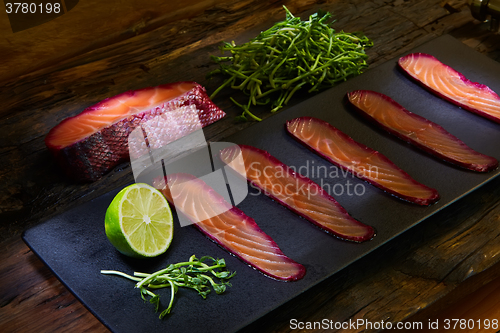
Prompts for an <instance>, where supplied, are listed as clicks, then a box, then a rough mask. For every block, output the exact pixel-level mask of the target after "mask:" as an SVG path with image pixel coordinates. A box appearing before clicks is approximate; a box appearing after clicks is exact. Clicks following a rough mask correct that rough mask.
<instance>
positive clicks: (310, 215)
mask: <svg viewBox="0 0 500 333" xmlns="http://www.w3.org/2000/svg"><path fill="white" fill-rule="evenodd" d="M220 157H221V159H222V161H223V162H224V163H226V164H227V165H228V166H230V167H231V169H233V170H234V171H236V173H237V174H239V175H241V176H243V177H245V178H246V179H247V180H248V181H250V182H251V183H253V184H254V185H255V186H257V187H258V188H259V189H261V190H262V191H263V192H264V193H265V194H266V195H268V196H269V197H271V198H272V199H274V200H276V201H278V202H280V203H281V204H282V205H284V206H285V207H287V208H288V209H290V210H291V211H293V212H295V213H297V214H298V215H300V216H302V217H304V218H305V219H307V220H308V221H310V222H312V223H313V224H315V225H317V226H319V227H320V228H321V229H323V230H325V231H326V232H328V233H330V234H333V235H335V236H337V237H339V238H341V239H345V240H351V241H355V242H363V241H367V240H370V239H371V238H372V237H373V236H374V234H375V232H374V230H373V228H372V227H370V226H368V225H365V224H363V223H361V222H359V221H357V220H355V219H354V218H353V217H351V216H350V215H349V213H347V211H346V210H345V209H344V208H343V207H342V206H341V205H340V204H339V203H338V202H337V201H336V200H335V199H334V198H333V197H332V196H330V195H329V194H328V193H327V192H326V191H325V190H324V189H323V188H322V187H321V186H319V185H318V184H316V183H315V182H313V181H312V180H311V179H309V178H307V177H304V176H302V175H301V174H299V173H297V172H295V171H294V170H292V169H291V168H290V167H288V166H287V165H285V164H283V163H282V162H280V161H279V160H278V159H276V158H275V157H274V156H272V155H270V154H269V153H268V152H267V151H264V150H261V149H258V148H255V147H252V146H246V145H238V146H232V147H229V148H226V149H224V150H222V151H221V152H220Z"/></svg>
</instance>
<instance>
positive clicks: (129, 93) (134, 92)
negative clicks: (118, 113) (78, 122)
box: [44, 81, 201, 151]
mask: <svg viewBox="0 0 500 333" xmlns="http://www.w3.org/2000/svg"><path fill="white" fill-rule="evenodd" d="M182 83H190V84H193V86H194V87H196V86H200V87H201V85H200V84H199V83H197V82H194V81H183V82H182ZM176 84H179V82H172V83H165V84H160V85H158V86H155V87H144V88H140V89H136V90H128V91H125V92H122V93H120V94H118V95H114V96H111V97H107V98H105V99H103V100H101V101H99V102H97V103H95V104H92V105H91V106H89V107H87V108H85V109H83V110H82V111H81V112H80V113H78V114H76V115H74V116H71V117H66V118H64V119H63V120H61V121H60V122H59V123H58V124H57V125H55V126H54V127H52V128H51V129H50V131H49V133H47V135H46V136H45V139H44V141H45V145H46V146H47V148H48V149H49V150H51V151H52V150H62V149H64V148H66V147H69V146H65V147H58V146H55V145H53V144H52V143H51V142H50V140H51V138H52V135H53V133H54V132H55V131H56V129H57V127H59V126H64V124H65V123H67V122H69V121H71V120H72V119H75V118H78V117H80V116H81V115H83V114H87V113H91V112H94V111H96V110H99V108H100V107H101V106H102V105H103V104H105V103H106V102H107V101H112V100H114V99H117V98H120V97H124V96H127V97H132V96H134V95H137V94H138V93H140V92H141V91H146V90H149V89H152V88H169V87H172V86H175V85H176ZM146 111H147V110H144V111H142V112H146ZM119 121H120V120H119ZM119 121H117V122H119ZM117 122H115V123H117ZM110 125H113V124H110ZM87 138H88V136H87V137H85V138H83V139H81V140H80V141H77V142H73V143H72V144H71V145H74V144H78V143H79V142H82V141H84V140H86V139H87Z"/></svg>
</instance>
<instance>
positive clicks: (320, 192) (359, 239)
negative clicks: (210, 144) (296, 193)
mask: <svg viewBox="0 0 500 333" xmlns="http://www.w3.org/2000/svg"><path fill="white" fill-rule="evenodd" d="M238 146H239V147H240V148H245V149H249V150H254V151H257V152H259V153H262V154H264V156H265V157H266V158H268V159H269V160H270V162H271V163H272V164H274V165H279V166H281V167H283V169H284V170H286V172H287V173H289V174H292V175H294V176H296V177H297V178H299V179H300V180H302V181H304V182H306V183H308V184H310V185H312V186H314V187H315V188H316V189H317V190H318V192H317V193H318V195H321V196H323V197H325V198H326V199H328V200H329V201H331V202H332V204H333V205H335V206H336V207H337V208H338V209H339V210H340V212H341V213H342V214H343V215H344V216H347V217H348V218H350V220H352V221H353V222H355V223H357V224H358V225H360V226H362V227H364V228H365V229H366V231H367V233H366V235H365V236H362V237H352V236H346V235H343V234H340V233H338V232H336V231H335V230H332V229H330V228H327V227H325V226H323V225H321V224H320V223H318V222H317V221H315V220H314V219H312V218H309V217H308V216H306V215H305V214H302V213H301V212H299V211H298V210H296V209H295V208H294V207H292V206H290V205H288V204H287V203H285V202H283V201H281V200H280V199H279V198H277V197H276V196H274V195H272V194H271V193H269V192H267V191H266V190H265V189H264V188H262V187H261V186H259V184H257V183H256V182H254V181H252V180H248V179H247V180H248V181H249V182H250V183H251V184H252V185H253V186H256V187H257V188H259V189H260V190H262V191H263V192H264V194H265V195H267V196H268V197H270V198H271V199H273V200H275V201H278V202H279V203H280V204H281V205H283V206H284V207H286V208H288V209H289V210H291V211H292V212H294V213H295V214H297V215H299V216H301V217H302V218H304V219H306V220H307V221H309V222H311V223H312V224H314V225H315V226H317V227H318V228H320V229H321V230H322V231H324V232H326V233H328V234H330V235H332V236H334V237H336V238H338V239H341V240H346V241H351V242H355V243H362V242H365V241H368V240H371V239H373V237H375V235H376V231H375V229H374V228H373V227H372V226H369V225H367V224H364V223H362V222H360V221H358V220H356V219H354V218H353V217H352V216H351V215H349V213H348V212H347V210H346V209H345V208H344V207H343V206H342V205H340V204H339V203H338V202H337V200H335V198H333V197H332V196H331V195H329V194H328V193H326V192H325V190H324V189H323V188H322V187H321V186H319V185H318V184H317V183H315V182H313V181H312V180H311V179H309V178H307V177H304V176H302V175H301V174H300V173H298V172H295V171H293V170H292V169H291V168H290V167H289V166H288V165H286V164H284V163H283V162H281V161H280V160H278V159H277V158H276V157H274V156H273V155H271V154H270V153H269V152H267V151H265V150H262V149H259V148H256V147H253V146H249V145H238ZM223 162H224V161H223ZM235 173H236V172H235ZM236 174H237V175H239V176H241V175H240V174H239V173H236Z"/></svg>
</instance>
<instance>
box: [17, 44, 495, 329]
mask: <svg viewBox="0 0 500 333" xmlns="http://www.w3.org/2000/svg"><path fill="white" fill-rule="evenodd" d="M414 51H419V52H426V53H430V54H432V55H434V56H436V57H437V58H438V59H440V60H441V61H443V62H445V63H447V64H448V65H450V66H452V67H453V68H455V69H457V70H458V71H460V72H462V73H464V74H465V75H466V76H467V77H468V78H469V79H471V80H473V81H478V82H481V83H484V84H486V85H488V86H490V87H491V88H492V89H493V90H494V91H497V92H500V80H499V79H498V78H499V77H500V64H498V63H496V62H494V61H493V60H491V59H488V58H486V57H484V56H483V55H481V54H479V53H476V52H475V51H473V50H472V49H470V48H468V47H466V46H465V45H463V44H462V43H460V42H459V41H457V40H455V39H454V38H452V37H450V36H443V37H440V38H437V39H435V40H433V41H431V42H429V43H427V44H425V45H422V46H420V47H417V48H416V49H415V50H414ZM396 61H397V59H393V60H390V61H388V62H387V63H385V64H383V65H381V66H379V67H377V68H375V69H373V70H370V71H367V72H366V73H365V74H363V75H361V76H359V77H356V78H353V79H351V80H349V81H348V82H345V83H342V84H340V85H338V86H337V87H335V88H333V89H331V90H328V91H325V92H323V93H321V94H319V95H316V96H315V97H313V98H311V99H308V100H306V101H305V102H303V103H301V104H299V105H297V106H295V107H293V108H290V109H288V110H286V111H283V112H281V113H278V114H277V115H275V116H273V117H271V118H269V119H268V120H266V121H264V122H262V123H259V124H256V125H255V126H252V127H250V128H249V129H247V130H245V131H242V132H240V133H238V134H236V135H234V136H232V137H230V138H227V140H226V141H229V142H235V143H244V144H250V145H253V146H256V147H258V148H261V149H265V150H267V151H269V152H270V153H271V154H273V155H274V156H276V157H277V158H278V159H280V160H281V161H282V162H284V163H286V164H288V165H290V166H293V167H295V168H297V169H298V170H299V171H302V172H303V173H306V171H307V172H308V174H306V176H309V177H310V178H311V179H313V180H314V181H316V182H318V183H320V184H322V185H323V186H324V187H325V189H327V188H328V186H330V193H333V189H334V186H337V187H335V190H336V193H340V189H341V187H340V186H344V187H343V188H344V194H343V195H334V196H335V197H336V199H337V200H338V201H339V202H340V203H341V204H342V205H343V206H344V207H345V208H346V209H347V210H348V211H349V212H350V213H351V215H353V216H354V217H355V218H357V219H359V220H360V221H362V222H364V223H366V224H369V225H372V226H374V227H375V228H376V230H377V236H376V237H375V238H374V239H373V240H372V241H369V242H366V243H363V244H355V243H348V242H344V241H340V240H337V239H335V238H333V237H332V236H329V235H327V234H325V233H324V232H322V231H321V230H319V229H318V228H316V227H314V226H312V225H311V224H309V223H308V222H307V221H305V220H303V219H301V218H299V217H297V216H296V215H295V214H294V213H292V212H290V211H288V210H287V209H285V208H283V207H282V206H281V205H279V204H278V203H276V202H273V201H272V200H270V199H269V198H267V197H265V196H263V195H255V194H256V191H255V190H254V189H250V192H251V193H250V195H249V196H248V197H247V198H246V199H245V200H244V201H243V202H242V203H241V204H240V205H238V207H239V208H240V209H241V210H243V211H244V212H245V213H246V214H247V215H249V216H252V217H253V218H254V219H255V220H256V221H257V223H258V224H259V225H260V226H261V228H262V229H263V230H264V231H265V232H266V233H268V234H269V235H270V236H271V237H272V238H273V239H274V240H275V241H276V242H277V243H278V244H279V245H280V247H281V249H282V250H283V252H284V253H285V254H287V255H288V256H289V257H290V258H293V259H294V260H296V261H297V262H300V263H302V264H303V265H304V266H305V267H306V269H307V274H306V276H305V277H304V278H303V279H302V280H300V281H297V282H292V283H285V282H278V281H274V280H272V279H270V278H268V277H266V276H264V275H263V274H261V273H259V272H257V271H255V270H253V269H251V268H248V267H247V266H246V265H245V264H244V263H242V262H241V261H239V260H238V259H237V258H234V257H232V256H230V255H229V254H228V253H227V252H225V251H224V250H222V249H221V248H219V247H218V246H216V245H215V244H214V243H212V242H210V241H208V240H207V239H206V238H205V237H204V236H203V235H202V234H201V233H200V232H198V231H197V230H195V229H194V228H192V227H183V228H181V227H180V226H179V225H176V229H175V237H174V241H173V243H172V245H171V247H170V249H169V250H168V252H167V253H166V254H165V255H163V256H161V257H159V258H156V259H151V260H146V261H139V260H134V259H130V258H126V257H124V256H122V255H120V254H119V253H117V251H115V249H114V248H113V247H112V246H111V244H110V243H109V242H108V241H107V239H106V236H105V233H104V221H103V219H104V214H105V211H106V208H107V206H108V205H109V203H110V202H111V200H112V199H113V197H114V195H115V194H116V192H117V191H118V190H117V191H116V192H113V193H108V194H106V195H104V196H102V197H100V198H97V199H95V200H92V201H91V202H88V203H86V204H84V205H82V206H80V207H77V208H75V209H73V210H70V211H68V212H66V213H64V214H62V215H60V216H58V217H56V218H53V219H50V220H48V221H45V222H44V223H42V224H40V225H38V226H36V227H34V228H32V229H29V230H27V231H26V232H25V234H24V236H23V238H24V241H25V242H26V243H27V244H28V246H29V247H30V248H31V249H32V250H33V251H34V252H35V253H36V254H37V255H38V256H39V257H40V258H41V260H43V261H44V262H45V264H46V265H48V266H49V267H50V269H51V270H52V271H53V272H54V273H55V274H56V276H57V277H58V278H59V279H60V280H61V281H62V283H63V284H65V285H66V286H67V287H68V288H69V289H70V290H71V292H73V293H74V294H75V296H76V297H77V298H78V299H79V300H80V301H81V302H82V303H83V304H84V305H85V306H86V307H87V308H88V309H89V310H90V311H91V312H92V313H93V314H94V315H95V316H96V317H97V318H99V319H100V320H101V321H102V322H103V323H104V324H105V325H106V326H107V327H108V328H110V329H111V330H112V331H114V332H153V331H167V332H181V331H182V332H190V333H194V332H233V331H237V330H238V329H240V328H242V327H244V326H246V325H248V324H249V323H251V322H253V321H254V320H256V319H258V318H260V317H261V316H263V315H264V314H266V313H268V312H269V311H271V310H273V309H275V308H277V307H278V306H280V305H282V304H284V303H285V302H286V301H288V300H290V299H292V298H294V297H295V296H297V295H299V294H300V293H302V292H304V291H306V290H308V289H309V288H310V287H312V286H313V285H315V284H317V283H318V282H320V281H322V280H324V279H326V278H328V277H330V276H332V275H333V274H335V273H336V272H338V271H339V270H341V269H342V268H344V267H345V266H347V265H349V264H350V263H352V262H354V261H356V260H357V259H359V258H361V257H362V256H364V255H366V254H368V253H370V252H372V251H373V250H375V249H377V248H378V247H379V246H380V245H382V244H384V243H385V242H387V241H389V240H390V239H392V238H394V237H396V236H397V235H399V234H401V233H402V232H404V231H407V230H408V229H410V228H411V227H412V226H414V225H416V224H417V223H419V222H421V221H422V220H424V219H425V218H427V217H429V216H430V215H432V214H434V213H436V212H437V211H439V210H441V209H443V208H445V207H446V206H448V205H450V204H451V203H452V202H454V201H456V200H457V199H458V198H460V197H462V196H464V195H466V194H467V193H469V192H471V191H473V190H474V189H476V188H478V187H479V186H481V185H483V184H484V183H486V182H488V181H489V180H491V179H493V178H494V177H496V176H497V175H498V174H499V173H500V171H499V170H495V171H493V172H490V173H487V174H480V173H474V172H470V171H467V170H464V169H460V168H458V167H454V166H451V165H449V164H447V163H445V162H442V161H439V160H437V159H434V158H432V157H430V156H428V155H426V154H425V153H423V152H420V151H419V150H417V149H414V148H412V147H411V146H409V145H408V144H406V143H404V142H402V141H400V140H398V139H396V138H394V137H392V136H390V135H388V134H386V133H385V132H383V131H381V130H378V129H376V128H374V127H373V126H371V125H370V124H369V123H367V122H366V121H364V120H362V119H361V118H360V117H358V116H357V115H356V114H355V113H354V112H353V111H352V110H351V109H350V108H349V107H348V106H347V105H346V104H345V100H344V97H345V94H346V93H347V92H349V91H352V90H355V89H372V90H376V91H379V92H381V93H385V94H387V95H389V96H391V97H392V98H393V99H395V100H396V101H398V102H399V103H400V104H402V105H403V106H404V107H406V108H407V109H409V110H410V111H412V112H415V113H417V114H420V115H422V116H424V117H427V118H428V119H430V120H432V121H434V122H437V123H439V124H441V125H442V126H443V127H445V128H446V129H447V130H448V131H449V132H451V133H452V134H454V135H456V136H457V137H459V138H461V139H462V140H463V141H465V143H467V144H468V145H469V146H471V147H472V148H474V149H477V150H479V151H480V152H482V153H485V154H488V155H491V156H494V157H496V158H497V159H500V125H499V124H495V123H493V122H491V121H489V120H486V119H483V118H481V117H479V116H476V115H474V114H471V113H469V112H467V111H464V110H462V109H460V108H457V107H455V106H453V105H451V104H450V103H448V102H446V101H443V100H441V99H439V98H438V97H435V96H433V95H432V94H430V93H429V92H427V91H425V90H424V89H422V88H421V87H419V86H417V85H416V84H415V83H414V82H412V81H410V80H408V79H407V78H406V77H405V76H404V75H403V74H402V73H401V72H400V71H399V70H397V68H396ZM306 115H307V116H315V117H318V118H321V119H324V120H326V121H328V122H330V123H331V124H332V125H334V126H335V127H337V128H339V129H340V130H342V131H344V132H345V133H347V134H348V135H350V136H352V137H353V138H354V139H355V140H357V141H360V142H362V143H364V144H366V145H368V146H370V147H372V148H374V149H376V150H379V151H380V152H382V153H383V154H385V155H386V156H387V157H389V158H390V159H392V160H393V162H395V163H396V164H397V165H399V166H400V167H401V168H403V169H404V170H406V171H407V172H408V173H409V174H410V175H412V176H413V177H414V178H415V179H416V180H418V181H420V182H422V183H424V184H426V185H428V186H431V187H434V188H436V189H438V191H439V192H440V194H441V199H440V201H439V202H438V203H437V204H435V205H432V206H430V207H420V206H417V205H413V204H410V203H407V202H403V201H401V200H398V199H396V198H394V197H391V196H390V195H387V194H386V193H384V192H382V191H380V190H378V189H376V188H374V187H373V186H371V185H369V184H367V183H364V182H362V181H360V180H358V179H355V178H352V177H351V176H347V177H344V176H343V175H342V173H339V176H335V175H334V174H332V173H333V172H335V170H336V168H334V167H332V166H331V165H330V164H329V163H328V162H326V161H325V160H323V159H321V158H320V157H318V156H316V155H315V154H313V153H311V152H310V151H309V150H307V149H306V148H304V147H303V146H301V145H300V144H299V143H297V142H295V141H294V140H293V139H291V138H290V137H288V136H287V134H286V133H285V131H284V127H283V125H284V123H285V121H286V120H288V119H292V118H295V117H298V116H306ZM301 167H302V169H300V168H301ZM318 168H319V169H318ZM313 169H314V170H315V171H318V170H322V171H324V170H325V169H326V170H328V173H329V174H328V177H326V178H325V177H323V176H322V175H318V174H317V173H318V172H315V173H316V174H313V173H312V171H313ZM348 182H349V184H350V185H349V184H348ZM336 184H341V185H336ZM347 186H350V188H351V190H353V189H354V187H355V186H357V189H358V193H360V191H361V188H364V191H363V195H361V196H357V195H351V196H349V195H347V193H346V190H347ZM410 232H411V230H410ZM192 254H196V255H197V256H198V257H200V256H203V255H211V256H214V257H223V258H225V259H226V262H227V266H228V267H229V268H230V269H231V270H236V271H237V275H236V276H235V277H234V278H233V279H232V284H233V287H232V288H229V289H228V291H227V292H226V293H225V294H223V295H215V293H214V294H211V295H209V297H208V299H206V300H203V299H202V298H201V297H200V296H199V295H197V294H196V292H194V291H192V290H179V292H178V296H177V301H176V303H175V306H174V309H173V311H172V313H171V314H170V316H169V317H168V318H167V319H165V320H159V319H158V317H157V314H155V313H154V312H153V309H152V306H151V305H150V304H145V303H143V301H142V300H141V298H140V296H139V293H138V290H136V289H134V288H133V282H131V281H128V280H125V279H122V278H119V277H115V276H104V275H101V274H100V270H101V269H114V270H120V271H123V272H127V273H132V272H133V271H145V272H152V271H154V270H157V269H160V268H162V267H164V266H165V264H166V263H172V262H178V261H185V260H187V259H188V258H189V257H190V256H191V255H192ZM161 295H162V298H163V304H164V305H165V304H167V303H168V299H169V290H164V291H162V292H161Z"/></svg>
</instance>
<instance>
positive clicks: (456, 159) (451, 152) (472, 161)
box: [347, 90, 498, 172]
mask: <svg viewBox="0 0 500 333" xmlns="http://www.w3.org/2000/svg"><path fill="white" fill-rule="evenodd" d="M347 98H348V100H349V102H350V103H351V104H352V105H353V106H354V107H355V109H356V110H358V111H359V112H360V113H361V115H363V116H364V117H365V118H367V119H369V120H371V121H372V122H373V123H375V124H377V125H378V126H380V127H382V128H383V129H385V130H386V131H388V132H389V133H391V134H393V135H395V136H397V137H398V138H400V139H403V140H404V141H406V142H409V143H411V144H412V145H414V146H416V147H418V148H420V149H422V150H424V151H426V152H428V153H430V154H432V155H434V156H436V157H438V158H440V159H443V160H445V161H448V162H450V163H453V164H455V165H459V166H461V167H463V168H466V169H469V170H473V171H478V172H487V171H491V170H493V169H495V168H496V167H497V166H498V161H497V159H496V158H493V157H491V156H487V155H484V154H481V153H479V152H477V151H475V150H474V149H472V148H470V147H468V146H467V145H466V144H465V143H464V142H462V141H461V140H460V139H458V138H457V137H455V136H454V135H452V134H451V133H449V132H448V131H446V130H445V129H444V128H443V127H441V126H440V125H438V124H436V123H434V122H432V121H430V120H428V119H426V118H424V117H421V116H419V115H417V114H415V113H412V112H410V111H408V110H407V109H405V108H404V107H402V106H401V105H399V104H398V103H397V102H396V101H394V100H393V99H392V98H390V97H389V96H386V95H384V94H381V93H378V92H375V91H371V90H356V91H353V92H350V93H348V94H347Z"/></svg>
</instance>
